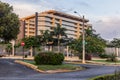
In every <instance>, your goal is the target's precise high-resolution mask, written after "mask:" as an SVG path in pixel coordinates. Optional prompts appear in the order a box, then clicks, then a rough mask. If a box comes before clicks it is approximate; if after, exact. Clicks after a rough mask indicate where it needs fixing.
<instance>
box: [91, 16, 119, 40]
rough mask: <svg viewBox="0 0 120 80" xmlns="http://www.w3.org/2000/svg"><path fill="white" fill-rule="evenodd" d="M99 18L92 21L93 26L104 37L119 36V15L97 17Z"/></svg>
mask: <svg viewBox="0 0 120 80" xmlns="http://www.w3.org/2000/svg"><path fill="white" fill-rule="evenodd" d="M99 18H100V19H99V20H98V21H96V22H94V23H93V27H94V28H95V30H96V31H97V33H100V34H101V36H102V37H103V38H105V39H109V40H111V39H113V38H120V31H119V30H120V17H119V16H114V17H109V16H105V17H99Z"/></svg>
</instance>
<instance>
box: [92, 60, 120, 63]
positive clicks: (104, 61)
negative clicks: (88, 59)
mask: <svg viewBox="0 0 120 80" xmlns="http://www.w3.org/2000/svg"><path fill="white" fill-rule="evenodd" d="M92 61H94V62H103V63H120V60H119V61H117V62H110V61H106V60H92Z"/></svg>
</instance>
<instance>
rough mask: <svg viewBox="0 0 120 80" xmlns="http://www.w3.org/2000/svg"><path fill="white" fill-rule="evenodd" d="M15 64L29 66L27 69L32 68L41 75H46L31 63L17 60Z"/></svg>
mask: <svg viewBox="0 0 120 80" xmlns="http://www.w3.org/2000/svg"><path fill="white" fill-rule="evenodd" d="M15 63H18V64H21V65H24V66H27V67H29V68H31V69H33V70H36V71H38V72H40V73H45V71H42V70H39V69H38V66H35V65H32V64H30V63H26V62H23V61H20V60H15Z"/></svg>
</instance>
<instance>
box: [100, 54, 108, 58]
mask: <svg viewBox="0 0 120 80" xmlns="http://www.w3.org/2000/svg"><path fill="white" fill-rule="evenodd" d="M99 57H100V58H108V57H109V55H108V54H105V53H102V54H99Z"/></svg>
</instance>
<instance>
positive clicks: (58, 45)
mask: <svg viewBox="0 0 120 80" xmlns="http://www.w3.org/2000/svg"><path fill="white" fill-rule="evenodd" d="M59 52H60V35H58V53H59Z"/></svg>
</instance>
